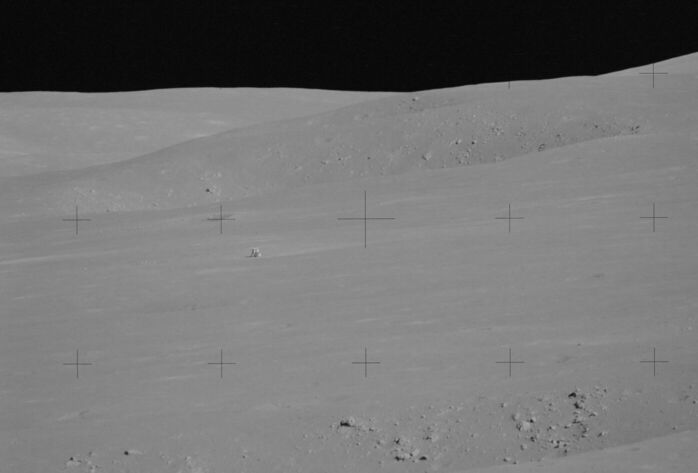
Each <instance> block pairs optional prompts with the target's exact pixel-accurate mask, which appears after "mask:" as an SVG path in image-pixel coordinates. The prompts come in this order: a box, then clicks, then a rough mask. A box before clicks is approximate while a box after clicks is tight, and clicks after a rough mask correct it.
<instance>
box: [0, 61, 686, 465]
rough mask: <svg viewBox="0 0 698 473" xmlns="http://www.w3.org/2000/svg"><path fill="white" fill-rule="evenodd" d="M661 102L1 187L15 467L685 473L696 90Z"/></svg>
mask: <svg viewBox="0 0 698 473" xmlns="http://www.w3.org/2000/svg"><path fill="white" fill-rule="evenodd" d="M682 64H688V62H686V61H685V58H684V59H682ZM647 79H648V78H647V77H646V76H636V75H635V74H627V75H624V76H619V77H596V78H570V79H560V80H554V81H545V82H540V83H535V82H530V83H512V88H511V89H508V88H507V84H487V85H480V86H475V87H464V88H459V89H451V90H439V91H429V92H420V93H416V94H402V95H395V96H392V97H386V98H383V99H378V100H375V101H370V102H365V103H360V104H355V105H351V106H348V107H344V108H341V109H336V110H333V111H330V112H325V113H322V114H320V115H315V116H312V117H304V118H302V119H293V120H290V121H284V122H276V123H264V124H259V125H255V126H252V127H248V128H244V129H238V130H234V131H230V132H226V133H223V134H219V135H214V136H211V137H207V138H201V139H197V140H194V141H190V142H186V143H183V144H180V145H176V146H174V147H171V148H166V149H163V150H160V151H158V152H156V153H153V154H149V155H145V156H141V157H138V158H133V159H131V160H128V161H123V162H119V163H113V164H107V165H100V166H93V167H89V168H85V169H72V170H66V171H62V172H46V173H41V174H35V175H31V176H21V177H12V178H5V179H3V180H2V182H0V224H1V225H0V228H1V229H2V230H1V235H0V301H2V303H1V305H0V472H2V473H4V472H5V471H8V472H13V473H14V472H18V473H24V472H52V471H61V472H67V473H102V472H103V473H132V472H149V473H220V472H231V471H232V472H258V471H259V472H267V471H268V472H282V471H283V472H290V473H315V472H317V473H321V472H322V473H327V472H331V473H334V472H344V471H371V472H385V473H398V472H408V473H423V472H425V471H429V472H434V473H438V472H441V473H456V472H463V471H476V472H478V473H479V471H478V469H481V471H482V472H483V473H485V472H486V473H494V472H497V473H500V472H504V471H507V472H510V473H511V472H513V473H529V472H533V471H544V472H548V471H550V472H552V471H572V472H575V473H576V472H585V473H587V472H594V471H599V472H607V471H608V472H615V471H617V472H625V471H653V472H657V473H659V472H662V473H664V472H666V471H677V472H681V473H684V472H685V473H693V472H695V469H696V468H695V467H696V453H695V451H696V449H695V448H694V444H695V440H696V432H698V382H696V380H698V363H696V360H698V346H697V345H696V343H695V342H696V331H697V330H698V328H697V327H698V325H697V324H698V292H697V291H696V287H698V247H697V243H696V235H697V234H698V159H697V158H696V157H697V156H698V135H697V133H696V130H697V127H696V110H698V108H697V107H696V95H698V94H695V90H696V87H695V85H696V82H695V77H693V76H692V75H691V74H681V73H677V75H674V74H670V75H667V76H663V77H662V78H661V80H660V79H659V78H658V80H657V87H656V88H655V89H652V88H651V85H650V83H649V82H648V80H647ZM473 116H475V118H473ZM509 116H513V117H514V118H510V120H512V122H508V121H506V120H505V118H503V117H509ZM449 120H450V121H449ZM500 122H501V123H500ZM492 123H496V125H495V128H494V129H493V128H491V127H492ZM427 125H428V126H427ZM498 126H501V127H502V130H503V131H502V132H501V133H500V130H499V128H497V127H498ZM439 130H441V131H439ZM521 130H523V133H522V134H521V135H518V134H517V132H519V131H521ZM534 132H535V133H534ZM558 135H559V138H558ZM469 139H470V141H468V140H469ZM327 140H329V141H327ZM372 140H373V141H372ZM473 141H475V143H474V144H473V143H472V142H473ZM341 143H345V144H346V147H345V148H342V147H340V144H341ZM468 143H470V144H468ZM243 144H244V145H245V146H243ZM401 144H409V145H410V147H409V152H408V151H407V149H405V150H403V152H404V154H399V155H394V156H393V159H392V161H391V160H390V156H389V155H388V154H387V153H386V152H381V150H396V149H400V146H401ZM349 145H351V146H352V147H354V148H356V150H363V151H362V153H363V152H364V151H365V152H366V153H365V154H360V153H358V151H356V150H354V149H353V148H351V149H350V148H348V147H349ZM541 145H545V146H541ZM419 146H421V147H422V148H419V149H418V147H419ZM480 146H481V147H480ZM245 149H247V150H248V151H246V152H243V151H245ZM270 149H271V150H272V151H269V150H270ZM277 149H281V150H283V151H284V154H283V159H281V158H279V157H278V156H277V155H276V154H274V153H273V150H277ZM466 149H469V150H470V151H469V152H468V154H467V156H469V157H470V161H468V159H466ZM241 150H242V151H241ZM332 150H338V151H337V154H336V159H335V158H333V157H332V155H331V153H330V152H331V151H332ZM507 150H508V151H510V152H511V153H510V154H508V153H507V152H506V151H507ZM301 151H302V153H301ZM369 151H370V152H371V153H372V154H369ZM238 152H239V153H238ZM263 152H264V153H268V154H269V153H271V154H269V156H267V155H266V154H258V153H263ZM321 152H322V153H325V152H327V153H328V154H324V155H321ZM245 153H247V154H245ZM304 153H309V154H304ZM312 153H316V154H312ZM265 156H266V159H261V158H264V157H265ZM348 156H351V157H348ZM368 156H370V157H371V159H370V160H369V159H367V157H368ZM498 156H499V158H497V157H498ZM340 157H341V158H342V159H341V160H340V159H339V158H340ZM457 157H460V161H461V162H458V159H457ZM258 158H259V159H260V160H259V161H257V159H258ZM333 159H334V161H333ZM323 160H326V161H328V162H327V163H323V162H322V161H323ZM284 162H288V163H291V164H289V165H288V167H290V168H291V169H295V168H294V166H302V168H301V169H299V170H298V171H296V173H292V172H291V173H287V172H285V171H284V169H285V167H284V166H285V165H284V164H283V163H284ZM468 162H470V164H467V163H468ZM296 163H297V164H296ZM379 163H380V165H379ZM238 169H240V170H241V171H240V172H238ZM161 171H165V173H164V174H163V173H161ZM352 171H353V173H352ZM218 172H220V173H221V174H220V177H218V175H217V173H218ZM207 173H208V174H207ZM210 173H213V174H210ZM362 174H363V175H362ZM306 176H307V177H306ZM119 186H123V189H121V188H119ZM236 186H237V187H236ZM244 186H247V188H245V187H244ZM206 188H208V189H209V191H210V192H206V191H205V189H206ZM8 189H10V190H8ZM170 191H171V193H170ZM364 191H366V192H367V196H368V215H369V217H391V218H395V220H389V221H381V222H377V221H371V222H368V224H367V239H368V244H367V247H364V240H363V237H364V228H363V223H364V222H359V221H339V220H337V219H338V218H339V217H351V218H360V217H362V216H363V210H364V207H363V204H364V201H363V196H364V194H363V193H364ZM246 194H247V195H246ZM218 200H223V201H224V206H225V210H224V212H225V214H229V215H231V216H232V217H234V218H235V219H236V220H234V221H226V222H225V224H224V232H223V233H222V234H221V233H220V232H219V226H218V222H215V221H208V220H207V218H210V217H213V216H215V215H216V214H214V211H215V212H217V211H218V207H217V205H218ZM76 201H77V202H78V203H79V205H80V206H81V209H87V210H89V211H92V212H93V213H91V214H86V215H85V217H87V218H91V221H89V222H84V224H83V226H81V227H80V233H79V235H75V233H74V231H73V226H72V224H71V223H70V222H62V221H61V220H60V218H61V217H67V216H70V214H71V212H72V211H73V209H74V207H73V206H74V205H75V202H76ZM509 205H511V211H512V215H513V216H514V217H520V218H521V219H520V220H514V221H512V222H511V232H509V231H508V228H507V227H508V222H506V221H505V220H498V219H501V218H503V217H506V216H507V213H508V209H509ZM654 205H656V212H657V216H659V217H660V218H664V217H666V218H665V219H662V220H657V221H656V222H654V223H656V229H655V228H653V221H652V220H649V218H650V216H652V215H653V208H654ZM107 210H129V211H123V212H121V211H113V212H109V213H107V212H106V211H107ZM59 212H61V213H62V214H59ZM63 212H65V213H63ZM251 247H258V248H260V249H261V251H262V255H261V257H259V258H250V257H247V256H248V255H249V254H250V253H249V250H250V248H251ZM78 352H79V360H80V362H83V363H87V365H83V366H80V367H79V377H78V372H77V371H78V365H73V362H77V361H76V359H77V357H78ZM509 354H511V359H509ZM655 355H656V359H655ZM507 360H509V361H511V360H514V362H521V363H520V364H514V365H513V366H512V365H509V366H507V365H506V364H505V363H506V362H507ZM657 360H659V361H657ZM652 361H657V362H658V363H659V364H656V363H654V364H650V363H651V362H652ZM219 362H220V363H236V364H234V365H232V364H231V365H227V364H226V365H219V364H218V363H219ZM361 362H375V363H380V364H371V365H368V366H362V365H361ZM509 368H511V375H510V372H509ZM364 370H366V371H364Z"/></svg>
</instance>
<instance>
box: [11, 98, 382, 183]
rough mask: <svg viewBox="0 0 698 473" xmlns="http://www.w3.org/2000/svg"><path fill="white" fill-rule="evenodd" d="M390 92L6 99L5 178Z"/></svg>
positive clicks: (110, 158)
mask: <svg viewBox="0 0 698 473" xmlns="http://www.w3.org/2000/svg"><path fill="white" fill-rule="evenodd" d="M387 95H391V94H384V93H362V92H339V91H324V90H303V89H249V88H238V89H212V88H199V89H168V90H145V91H139V92H123V93H66V92H21V93H20V92H17V93H7V94H0V176H2V177H7V176H18V175H26V174H35V173H38V172H49V171H59V170H65V169H77V168H81V167H85V166H94V165H97V164H104V163H110V162H116V161H121V160H124V159H129V158H133V157H136V156H139V155H142V154H145V153H149V152H152V151H156V150H158V149H161V148H164V147H166V146H171V145H173V144H175V143H179V142H182V141H187V140H190V139H192V138H200V137H202V136H208V135H213V134H215V133H219V132H222V131H227V130H230V129H233V128H239V127H244V126H250V125H253V124H255V123H261V122H268V121H273V120H282V119H288V118H292V117H299V116H304V115H312V114H316V113H319V112H325V111H328V110H331V109H334V108H338V107H342V106H346V105H349V104H353V103H357V102H360V101H362V100H368V99H373V98H377V97H384V96H387Z"/></svg>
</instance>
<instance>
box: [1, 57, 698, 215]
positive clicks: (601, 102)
mask: <svg viewBox="0 0 698 473" xmlns="http://www.w3.org/2000/svg"><path fill="white" fill-rule="evenodd" d="M694 59H695V56H694ZM680 63H681V64H683V65H692V64H693V63H692V62H689V61H688V60H686V59H685V58H683V59H682V60H681V61H680ZM689 70H690V68H689ZM687 77H688V79H687ZM661 80H662V87H661V89H651V88H650V86H649V84H650V83H649V82H648V81H649V79H648V78H647V77H644V76H640V75H623V76H619V77H615V76H612V77H578V78H566V79H556V80H548V81H541V82H516V83H514V84H512V87H511V89H508V88H507V86H506V84H485V85H480V86H468V87H461V88H455V89H445V90H434V91H426V92H419V93H411V94H398V95H394V96H389V97H385V98H380V99H375V100H369V101H366V102H362V103H359V104H355V105H350V106H347V107H344V108H340V109H337V110H334V111H330V112H326V113H322V114H319V115H315V116H312V117H305V118H295V119H290V120H285V121H279V122H273V123H263V124H259V125H255V126H251V127H246V128H242V129H236V130H232V131H228V132H224V133H220V134H216V135H213V136H209V137H204V138H200V139H195V140H191V141H187V142H185V143H181V144H177V145H174V146H171V147H168V148H164V149H161V150H158V151H156V152H154V153H151V154H146V155H143V156H139V157H136V158H133V159H129V160H125V161H120V162H116V163H112V164H107V165H100V166H93V167H88V168H83V169H76V170H70V171H65V172H59V173H42V174H39V175H33V176H26V177H22V178H20V179H15V180H13V181H9V182H3V186H2V189H1V190H0V196H1V197H2V201H3V203H4V204H10V203H11V202H14V203H21V205H20V206H19V208H21V209H23V210H24V211H25V212H28V213H35V212H39V213H52V214H56V213H65V212H68V211H70V209H72V208H73V206H74V205H75V204H76V203H79V205H80V207H81V208H82V209H84V211H85V212H95V213H102V212H107V211H129V210H143V209H167V208H178V207H191V206H196V205H202V204H206V203H211V202H213V201H218V200H221V201H227V200H235V199H239V198H241V197H245V196H249V195H256V194H260V193H266V192H270V191H277V190H281V189H288V188H292V187H298V186H303V185H308V184H319V183H326V182H336V181H345V180H348V179H353V178H357V177H368V176H384V175H399V174H402V173H405V172H410V171H418V170H423V169H438V168H453V167H462V166H468V165H472V164H478V163H486V162H497V161H501V160H505V159H511V158H515V157H517V156H520V155H525V154H528V153H532V152H533V153H535V152H540V151H542V150H545V149H551V148H560V147H564V146H568V145H570V144H574V143H579V142H584V141H590V140H596V139H600V138H607V137H612V136H622V135H634V134H652V133H663V132H677V131H680V129H683V130H685V129H691V128H692V127H693V128H694V127H695V126H696V123H697V122H698V118H697V115H698V112H696V110H698V94H694V93H693V91H695V88H696V83H698V79H696V76H695V75H688V76H687V75H679V76H674V75H668V76H663V78H662V79H661ZM10 205H12V204H10ZM12 206H13V207H14V205H12Z"/></svg>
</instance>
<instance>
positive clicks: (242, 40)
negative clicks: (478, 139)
mask: <svg viewBox="0 0 698 473" xmlns="http://www.w3.org/2000/svg"><path fill="white" fill-rule="evenodd" d="M29 3H31V2H29ZM682 3H685V4H686V5H681V4H679V3H678V2H676V4H673V3H672V2H652V1H620V0H618V1H612V0H607V1H598V0H589V1H584V2H572V1H564V0H560V1H558V2H554V3H553V2H536V1H523V0H520V1H517V2H513V1H511V2H509V1H499V2H494V1H487V0H481V1H479V2H469V1H452V2H448V3H446V2H434V1H419V2H418V1H408V0H403V1H402V2H397V1H380V0H373V1H363V0H354V1H350V0H326V1H325V2H322V3H320V2H317V3H316V2H310V1H298V2H294V1H271V0H252V1H248V2H244V3H243V2H238V1H235V0H228V1H220V2H214V1H206V0H199V1H191V2H189V1H182V0H168V1H155V0H153V1H149V0H113V1H107V0H91V1H81V0H70V1H56V0H44V1H41V2H37V3H36V4H35V5H34V6H26V4H25V3H20V2H17V4H18V5H24V6H23V7H21V9H17V8H15V9H12V10H9V11H6V12H3V15H2V16H1V17H0V26H1V27H2V29H1V30H0V41H1V44H2V48H1V49H0V51H1V56H0V66H1V67H2V71H1V72H2V74H1V76H0V90H2V91H18V90H70V91H123V90H138V89H153V88H168V87H204V86H211V87H243V86H245V87H304V88H322V89H341V90H390V91H409V90H421V89H432V88H440V87H450V86H456V85H464V84H472V83H479V82H496V81H506V80H509V79H511V80H516V79H541V78H549V77H559V76H568V75H593V74H600V73H604V72H610V71H613V70H619V69H624V68H628V67H633V66H637V65H640V64H647V63H650V62H654V61H659V60H662V59H666V58H670V57H675V56H679V55H682V54H687V53H691V52H696V51H698V6H697V5H698V4H696V2H682Z"/></svg>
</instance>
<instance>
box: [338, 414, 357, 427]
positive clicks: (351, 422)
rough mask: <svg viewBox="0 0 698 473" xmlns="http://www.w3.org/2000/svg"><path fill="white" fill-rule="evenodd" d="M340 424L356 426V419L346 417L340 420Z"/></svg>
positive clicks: (341, 425) (342, 425)
mask: <svg viewBox="0 0 698 473" xmlns="http://www.w3.org/2000/svg"><path fill="white" fill-rule="evenodd" d="M339 426H340V427H355V426H356V419H354V418H353V417H351V416H349V417H345V418H343V419H341V420H340V421H339Z"/></svg>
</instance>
